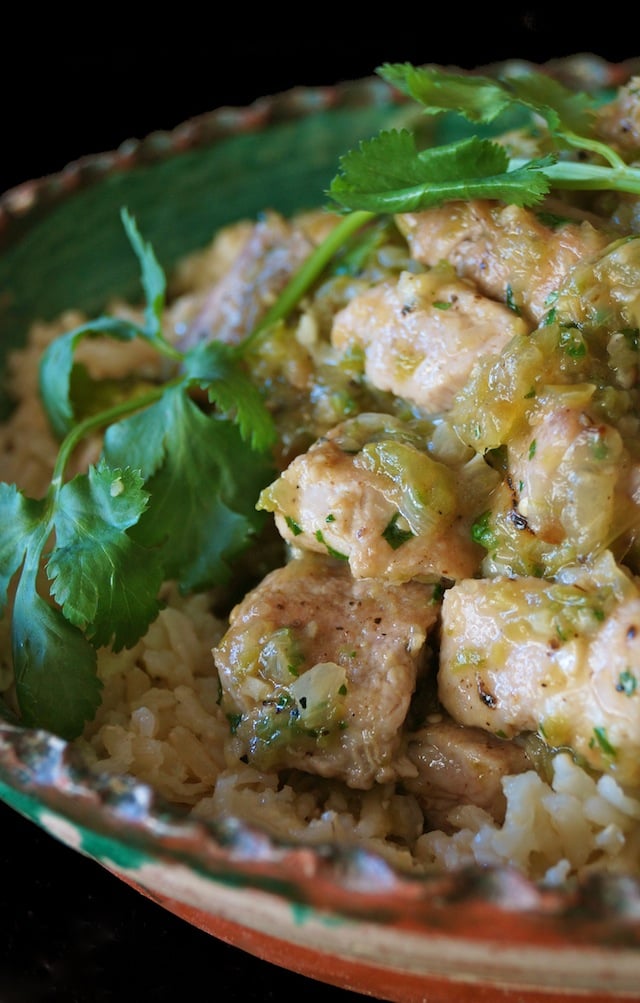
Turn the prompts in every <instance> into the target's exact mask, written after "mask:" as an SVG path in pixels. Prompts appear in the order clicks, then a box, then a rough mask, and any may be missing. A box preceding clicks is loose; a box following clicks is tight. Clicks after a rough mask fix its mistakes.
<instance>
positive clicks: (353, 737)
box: [213, 555, 439, 789]
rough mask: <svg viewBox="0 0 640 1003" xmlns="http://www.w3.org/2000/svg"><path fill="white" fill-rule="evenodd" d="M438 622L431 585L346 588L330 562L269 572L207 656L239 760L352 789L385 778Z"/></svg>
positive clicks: (305, 561) (347, 578)
mask: <svg viewBox="0 0 640 1003" xmlns="http://www.w3.org/2000/svg"><path fill="white" fill-rule="evenodd" d="M438 612H439V604H438V602H437V601H436V600H435V599H434V591H433V589H432V588H431V587H429V586H426V585H420V584H417V583H415V582H413V583H408V584H404V585H385V584H384V583H383V582H379V581H356V580H354V579H353V578H352V577H351V575H350V573H349V569H348V567H346V566H345V565H344V564H343V563H341V562H339V561H335V560H333V559H331V558H328V557H321V556H319V555H306V556H304V557H302V558H298V559H294V560H292V561H291V562H290V563H289V564H287V565H286V566H284V567H282V568H279V569H277V570H275V571H273V572H271V573H270V574H269V575H267V577H266V578H265V579H264V581H263V582H262V583H261V584H260V585H259V586H258V587H257V588H256V589H254V590H253V591H252V592H250V593H249V594H248V595H247V596H246V597H245V598H244V599H243V600H242V602H241V603H240V604H239V605H238V606H236V608H235V609H234V610H233V612H232V615H231V620H230V626H229V629H228V631H227V633H226V634H225V636H224V637H223V639H222V641H221V642H220V644H219V645H218V647H217V648H215V649H214V652H213V654H214V659H215V664H216V666H217V669H218V672H219V675H220V681H221V685H222V690H223V693H224V707H225V709H226V710H227V713H228V714H229V716H230V719H231V720H233V721H234V722H235V739H236V741H237V743H238V750H237V751H238V754H239V755H244V756H246V757H248V759H249V760H250V761H252V762H254V763H256V764H257V765H258V766H260V767H264V768H280V767H295V768H298V769H300V770H303V771H306V772H308V773H313V774H318V775H320V776H323V777H336V778H339V779H341V780H343V781H344V782H345V783H346V784H347V785H349V786H350V787H353V788H358V789H368V788H369V787H371V786H372V785H373V784H374V783H375V782H376V781H379V782H386V781H388V780H392V779H395V778H396V777H397V775H398V773H402V772H403V770H406V769H407V768H408V766H409V764H408V763H407V761H406V760H405V761H404V762H403V760H402V756H401V755H399V752H400V748H401V736H402V727H403V724H404V721H405V717H406V715H407V711H408V709H409V704H410V701H411V697H412V695H413V692H414V689H415V686H416V680H417V678H418V675H419V674H420V673H421V672H422V671H423V670H424V669H425V664H426V662H425V660H426V655H427V635H428V633H429V631H430V630H431V628H432V627H433V626H434V624H435V622H436V618H437V614H438Z"/></svg>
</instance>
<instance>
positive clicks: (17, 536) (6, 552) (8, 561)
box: [0, 484, 44, 614]
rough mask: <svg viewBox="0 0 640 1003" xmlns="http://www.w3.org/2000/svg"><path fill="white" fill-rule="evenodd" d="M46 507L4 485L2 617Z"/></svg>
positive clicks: (0, 489)
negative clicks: (10, 591) (11, 589)
mask: <svg viewBox="0 0 640 1003" xmlns="http://www.w3.org/2000/svg"><path fill="white" fill-rule="evenodd" d="M43 508H44V503H43V502H40V501H34V500H33V499H31V498H25V497H24V495H22V493H21V492H20V491H18V489H17V488H16V486H15V484H0V614H2V613H3V612H4V610H5V607H6V605H7V599H8V591H9V584H10V582H11V579H12V578H13V576H14V575H15V573H16V571H18V569H19V568H20V567H21V565H22V562H23V561H24V558H25V554H26V552H27V548H28V545H29V539H30V538H31V537H32V535H33V534H34V533H36V532H37V529H38V526H39V523H40V519H41V517H42V512H43Z"/></svg>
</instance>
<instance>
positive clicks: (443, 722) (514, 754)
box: [405, 715, 531, 831]
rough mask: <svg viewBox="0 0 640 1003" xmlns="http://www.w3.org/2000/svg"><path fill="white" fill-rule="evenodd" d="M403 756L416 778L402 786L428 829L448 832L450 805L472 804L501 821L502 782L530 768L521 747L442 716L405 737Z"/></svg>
mask: <svg viewBox="0 0 640 1003" xmlns="http://www.w3.org/2000/svg"><path fill="white" fill-rule="evenodd" d="M407 754H408V756H409V759H410V760H411V762H412V763H413V764H414V765H415V767H416V769H417V771H418V773H417V776H416V777H409V778H408V779H407V780H406V781H405V787H406V788H407V789H408V790H410V791H411V792H412V793H413V794H415V795H416V797H417V798H418V800H419V801H420V804H421V806H422V808H423V810H424V813H425V817H426V819H427V821H428V824H429V827H430V828H433V829H442V830H443V831H448V830H450V829H451V828H452V827H451V824H450V822H449V819H448V815H449V812H450V810H451V809H452V808H455V807H456V806H457V805H461V804H465V805H466V804H473V805H476V806H477V807H479V808H483V809H484V810H485V811H487V812H489V814H490V815H492V816H493V818H494V819H495V820H496V822H498V823H501V822H503V821H504V814H505V809H506V799H505V796H504V791H503V788H502V780H503V778H504V777H506V776H512V775H513V774H517V773H522V772H524V771H525V770H527V769H531V762H530V760H529V759H528V757H527V755H526V753H525V751H524V749H523V748H522V747H521V746H519V745H517V744H516V743H515V742H510V741H505V740H504V739H500V738H496V737H495V735H492V734H490V733H489V732H487V731H484V730H483V729H482V728H465V727H463V726H462V725H459V724H456V723H455V721H452V720H451V719H450V718H448V717H447V716H446V715H443V716H441V717H440V718H439V719H438V718H436V719H435V720H434V721H432V722H428V723H426V724H425V725H424V727H422V728H420V730H419V731H417V732H415V733H414V734H412V735H410V736H409V740H408V744H407Z"/></svg>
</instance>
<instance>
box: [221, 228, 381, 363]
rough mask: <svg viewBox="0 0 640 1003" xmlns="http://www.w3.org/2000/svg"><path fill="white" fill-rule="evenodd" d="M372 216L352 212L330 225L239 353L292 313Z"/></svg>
mask: <svg viewBox="0 0 640 1003" xmlns="http://www.w3.org/2000/svg"><path fill="white" fill-rule="evenodd" d="M375 216H376V213H373V212H369V211H367V210H359V211H357V212H351V213H349V214H348V215H347V216H345V217H344V218H343V219H342V220H341V221H340V222H339V223H338V224H337V226H335V227H334V228H333V230H332V231H331V233H330V234H329V235H328V236H327V237H326V238H325V239H324V240H323V241H322V243H321V244H319V245H318V247H317V248H316V249H315V250H314V251H313V252H312V253H311V254H310V255H309V257H308V258H307V260H306V261H305V262H304V264H303V265H302V266H301V268H299V269H298V271H297V272H296V273H295V275H294V276H293V277H292V278H291V280H290V281H289V282H288V284H287V285H286V286H285V288H284V289H283V291H282V292H281V293H280V295H279V296H278V298H277V299H276V301H275V303H274V304H273V306H271V307H270V309H269V310H268V311H267V312H266V314H265V315H264V317H263V318H262V320H261V321H260V323H259V324H257V325H256V327H254V329H253V331H251V333H250V334H248V335H247V337H246V338H245V339H244V340H243V341H242V342H241V343H240V345H239V346H238V350H239V352H240V353H241V354H242V353H243V352H244V351H245V349H247V348H248V347H250V346H251V345H252V344H253V343H254V342H255V341H257V339H258V338H259V337H260V336H261V335H262V334H263V333H264V332H265V331H266V330H267V329H268V328H269V327H271V325H272V324H275V323H276V322H277V321H279V320H282V319H283V318H285V317H287V316H288V315H289V313H291V311H292V310H293V309H294V307H296V306H297V305H298V303H299V302H300V300H301V299H302V297H303V296H304V294H305V293H306V292H307V290H308V289H309V287H310V286H311V285H312V283H313V282H315V280H316V279H317V278H318V276H319V275H320V274H321V273H322V271H323V269H324V268H325V267H326V265H327V264H328V263H329V262H330V261H331V258H332V257H333V256H334V254H335V253H336V251H339V250H340V249H341V248H342V246H343V244H345V242H346V241H347V240H348V239H349V237H351V236H353V234H354V233H356V232H357V231H358V230H359V229H361V227H363V226H364V225H365V224H366V223H368V222H369V221H370V220H371V219H373V218H374V217H375Z"/></svg>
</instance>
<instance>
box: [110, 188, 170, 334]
mask: <svg viewBox="0 0 640 1003" xmlns="http://www.w3.org/2000/svg"><path fill="white" fill-rule="evenodd" d="M120 218H121V219H122V224H123V226H124V229H125V232H126V234H127V237H128V238H129V243H130V244H131V246H132V248H133V250H134V252H135V255H136V257H137V259H138V263H139V265H140V277H141V281H142V288H143V290H144V294H145V314H144V315H145V321H146V323H145V326H144V328H143V331H142V336H143V337H144V338H146V339H147V340H148V341H150V342H152V343H153V344H155V345H156V347H157V348H159V349H160V350H161V351H167V350H168V349H169V344H168V342H167V341H166V340H165V337H164V335H163V332H162V316H163V312H164V307H165V301H166V294H167V280H166V278H165V274H164V271H163V269H162V268H161V267H160V264H159V262H158V259H157V258H156V256H155V252H154V250H153V248H152V247H151V245H150V244H149V243H147V242H146V241H145V240H143V238H142V236H141V234H140V231H139V229H138V225H137V223H136V220H135V218H134V217H133V216H132V215H131V213H130V212H129V211H128V209H126V208H124V209H122V210H121V212H120Z"/></svg>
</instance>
